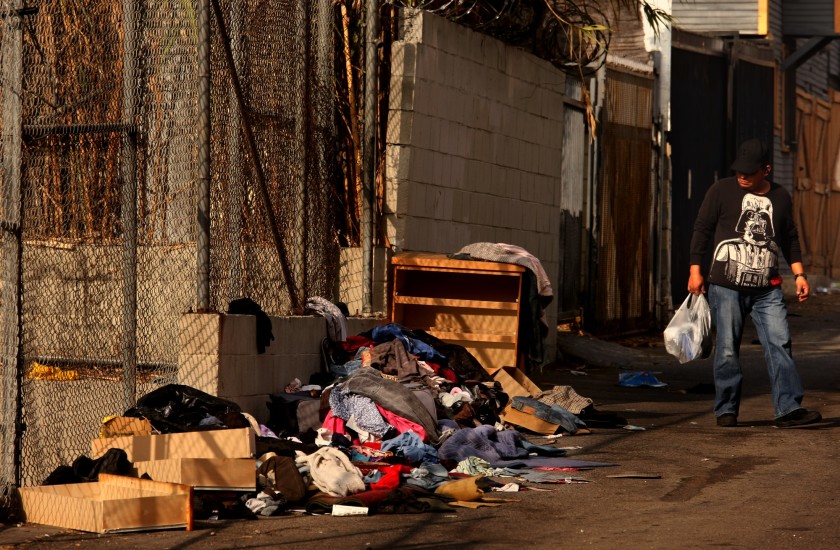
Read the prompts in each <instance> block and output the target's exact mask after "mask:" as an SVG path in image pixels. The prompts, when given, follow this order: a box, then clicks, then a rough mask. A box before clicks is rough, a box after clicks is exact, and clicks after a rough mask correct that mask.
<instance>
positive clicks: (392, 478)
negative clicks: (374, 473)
mask: <svg viewBox="0 0 840 550" xmlns="http://www.w3.org/2000/svg"><path fill="white" fill-rule="evenodd" d="M379 471H380V472H382V477H380V478H379V481H377V482H376V483H371V484H370V488H371V490H379V489H396V488H397V487H399V486H400V473H401V472H402V468H401V467H400V465H399V464H397V465H394V466H388V467H387V468H380V469H379Z"/></svg>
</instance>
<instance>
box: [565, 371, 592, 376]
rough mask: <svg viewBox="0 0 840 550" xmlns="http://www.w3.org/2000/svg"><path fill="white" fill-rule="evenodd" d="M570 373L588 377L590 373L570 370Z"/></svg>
mask: <svg viewBox="0 0 840 550" xmlns="http://www.w3.org/2000/svg"><path fill="white" fill-rule="evenodd" d="M569 372H570V373H572V374H574V375H575V376H588V375H589V373H587V372H583V371H582V370H570V371H569Z"/></svg>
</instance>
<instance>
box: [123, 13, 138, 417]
mask: <svg viewBox="0 0 840 550" xmlns="http://www.w3.org/2000/svg"><path fill="white" fill-rule="evenodd" d="M135 4H136V2H134V1H133V0H124V1H123V25H124V34H123V124H124V125H125V129H124V130H123V134H122V207H121V214H122V224H123V335H122V336H123V350H122V353H123V400H124V401H125V407H126V408H129V407H133V406H134V404H135V398H136V380H137V177H136V174H137V170H136V168H137V135H136V131H135V130H136V129H135V121H134V117H135V115H136V110H137V92H136V75H137V72H136V55H135V48H136V47H137V14H136V11H135Z"/></svg>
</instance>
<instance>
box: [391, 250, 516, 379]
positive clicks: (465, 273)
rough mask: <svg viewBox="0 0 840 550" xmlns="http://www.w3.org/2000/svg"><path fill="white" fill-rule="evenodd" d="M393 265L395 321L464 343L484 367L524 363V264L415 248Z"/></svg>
mask: <svg viewBox="0 0 840 550" xmlns="http://www.w3.org/2000/svg"><path fill="white" fill-rule="evenodd" d="M391 267H392V277H391V282H392V285H393V293H392V299H391V303H390V308H391V321H392V322H394V323H398V324H400V325H402V326H404V327H406V328H408V329H412V330H417V329H421V330H424V331H426V332H428V333H429V334H431V335H433V336H435V337H437V338H440V339H441V340H444V341H445V342H450V343H453V344H458V345H461V346H464V347H465V348H466V349H467V350H468V351H469V352H470V353H472V354H473V355H474V356H475V358H476V359H478V361H479V362H480V363H481V365H482V366H483V367H484V368H487V369H496V368H500V367H519V366H520V365H519V363H520V361H519V359H518V358H519V355H520V350H519V345H518V344H519V334H518V331H519V314H520V303H521V295H522V276H523V273H524V272H525V268H524V267H522V266H520V265H516V264H508V263H496V262H485V261H480V260H454V259H450V258H448V257H447V256H446V255H444V254H428V253H414V252H406V253H402V254H396V255H394V257H393V258H392V260H391Z"/></svg>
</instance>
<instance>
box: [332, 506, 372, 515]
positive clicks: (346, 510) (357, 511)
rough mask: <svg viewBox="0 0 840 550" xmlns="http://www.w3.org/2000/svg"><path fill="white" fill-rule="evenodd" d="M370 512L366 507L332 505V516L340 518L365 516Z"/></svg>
mask: <svg viewBox="0 0 840 550" xmlns="http://www.w3.org/2000/svg"><path fill="white" fill-rule="evenodd" d="M369 511H370V509H369V508H367V507H366V506H348V505H346V504H333V507H332V515H333V516H335V517H341V516H366V515H368V512H369Z"/></svg>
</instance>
